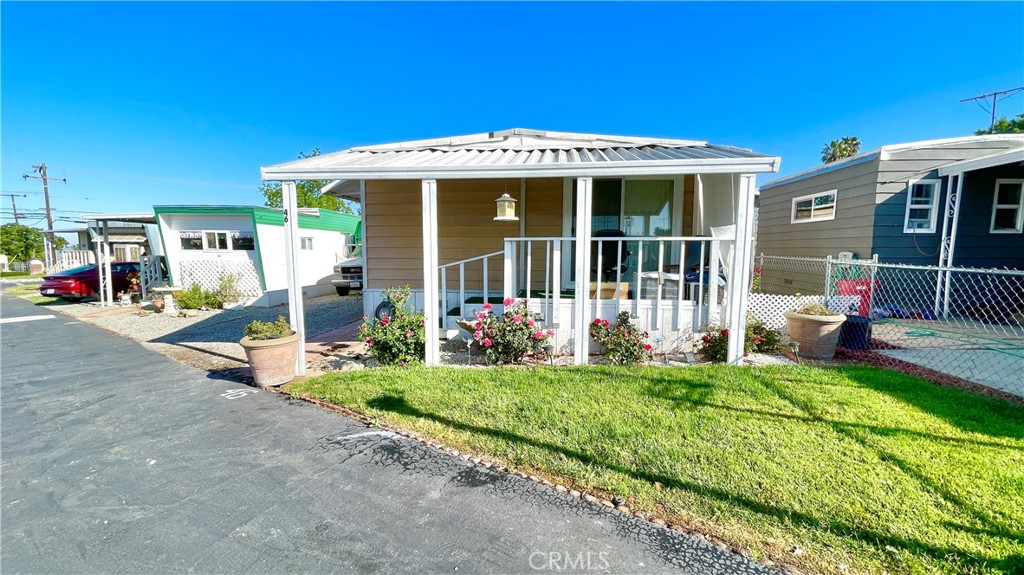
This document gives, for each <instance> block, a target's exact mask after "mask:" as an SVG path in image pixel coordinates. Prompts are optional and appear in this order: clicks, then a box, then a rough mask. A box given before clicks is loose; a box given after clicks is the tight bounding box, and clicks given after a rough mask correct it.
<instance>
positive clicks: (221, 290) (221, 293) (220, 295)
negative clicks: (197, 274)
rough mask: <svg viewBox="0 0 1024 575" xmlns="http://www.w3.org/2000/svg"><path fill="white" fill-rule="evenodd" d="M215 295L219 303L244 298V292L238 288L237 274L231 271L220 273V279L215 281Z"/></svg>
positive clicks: (237, 300)
mask: <svg viewBox="0 0 1024 575" xmlns="http://www.w3.org/2000/svg"><path fill="white" fill-rule="evenodd" d="M216 296H217V299H218V300H219V301H220V303H221V304H225V303H235V302H239V301H242V300H243V299H245V294H244V293H242V290H240V289H238V276H237V275H236V274H233V273H226V274H221V276H220V281H219V282H218V283H217V292H216ZM218 307H219V305H218Z"/></svg>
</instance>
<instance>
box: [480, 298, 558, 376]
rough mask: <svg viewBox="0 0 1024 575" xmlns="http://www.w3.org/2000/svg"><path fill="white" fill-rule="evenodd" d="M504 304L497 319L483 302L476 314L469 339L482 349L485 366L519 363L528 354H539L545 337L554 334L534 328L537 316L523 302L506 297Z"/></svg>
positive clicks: (546, 339) (537, 326) (489, 306)
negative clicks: (471, 335) (503, 308)
mask: <svg viewBox="0 0 1024 575" xmlns="http://www.w3.org/2000/svg"><path fill="white" fill-rule="evenodd" d="M504 304H505V311H504V312H503V313H502V314H501V317H500V318H499V317H498V316H496V315H494V312H493V311H492V310H491V304H490V303H485V304H484V309H483V311H480V312H477V314H476V331H475V332H473V339H474V340H475V341H477V342H479V343H480V345H481V346H483V348H484V352H485V353H486V354H487V363H491V364H495V363H519V362H521V361H523V358H524V357H526V355H527V354H529V353H533V354H534V355H536V354H538V353H540V352H541V350H543V349H544V345H545V344H546V343H547V341H548V338H550V337H551V336H552V335H554V334H555V332H553V331H551V330H550V329H549V330H544V329H541V328H540V326H539V325H537V316H536V314H534V313H533V312H532V311H530V309H529V307H527V305H526V302H517V301H516V300H515V299H512V298H509V299H506V300H505V302H504Z"/></svg>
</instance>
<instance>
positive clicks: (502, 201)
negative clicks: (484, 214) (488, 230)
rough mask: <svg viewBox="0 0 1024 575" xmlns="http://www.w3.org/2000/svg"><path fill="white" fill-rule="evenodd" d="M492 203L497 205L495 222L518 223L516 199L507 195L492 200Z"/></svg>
mask: <svg viewBox="0 0 1024 575" xmlns="http://www.w3.org/2000/svg"><path fill="white" fill-rule="evenodd" d="M494 203H496V204H498V215H496V216H494V221H496V222H518V221H519V218H517V217H516V199H515V198H513V197H512V196H510V195H508V194H507V193H505V194H501V197H500V198H498V199H496V200H494Z"/></svg>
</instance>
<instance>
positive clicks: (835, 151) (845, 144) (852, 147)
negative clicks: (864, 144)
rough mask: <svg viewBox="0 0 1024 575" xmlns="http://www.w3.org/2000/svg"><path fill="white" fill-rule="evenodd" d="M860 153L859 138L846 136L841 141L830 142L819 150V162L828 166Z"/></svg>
mask: <svg viewBox="0 0 1024 575" xmlns="http://www.w3.org/2000/svg"><path fill="white" fill-rule="evenodd" d="M859 151H860V138H858V137H857V136H846V137H845V138H843V139H841V140H832V141H831V142H829V143H828V145H827V146H825V147H824V148H822V149H821V161H822V162H824V163H826V164H828V163H829V162H835V161H836V160H842V159H843V158H849V157H850V156H852V155H854V154H856V153H857V152H859Z"/></svg>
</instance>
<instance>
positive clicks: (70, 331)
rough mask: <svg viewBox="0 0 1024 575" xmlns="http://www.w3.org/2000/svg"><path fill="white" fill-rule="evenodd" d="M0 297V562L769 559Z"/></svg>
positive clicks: (362, 565) (109, 567) (72, 565)
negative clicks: (221, 376) (0, 321)
mask: <svg viewBox="0 0 1024 575" xmlns="http://www.w3.org/2000/svg"><path fill="white" fill-rule="evenodd" d="M0 298H2V302H0V303H2V313H3V316H4V318H13V317H19V316H20V317H25V318H27V317H28V316H36V315H48V314H52V315H53V316H54V317H52V318H46V320H45V321H43V320H34V321H21V322H12V323H6V324H4V325H3V328H2V331H0V346H2V347H0V350H2V359H3V371H2V376H0V392H2V395H3V402H2V412H0V448H2V457H0V472H2V479H3V490H2V494H0V522H2V532H0V544H2V548H3V554H2V557H0V572H3V573H172V572H200V573H214V572H215V573H285V572H289V573H290V572H299V573H328V572H338V573H351V572H359V573H424V572H437V573H449V574H450V573H497V572H502V573H534V572H562V573H564V572H583V571H586V572H614V573H623V572H628V573H640V572H683V573H768V572H774V571H773V570H770V569H768V568H766V567H764V566H761V565H758V564H755V563H752V562H750V561H747V560H746V559H743V558H741V557H739V556H737V555H734V554H731V553H728V552H724V551H721V550H719V549H718V548H716V547H713V546H711V545H709V544H707V543H705V542H703V541H701V540H698V539H695V538H692V537H689V536H686V535H683V534H680V533H677V532H674V531H669V530H666V529H663V528H659V527H656V526H653V525H651V524H648V523H646V522H643V521H640V520H638V519H635V518H633V517H629V516H624V515H622V514H619V513H617V512H615V511H612V510H608V509H606V508H603V507H599V506H595V505H592V504H589V503H587V502H586V501H583V500H580V499H575V498H571V497H569V496H567V495H562V494H559V493H556V492H554V491H551V490H549V489H547V488H544V487H542V486H539V485H537V484H534V483H532V482H530V481H527V480H525V479H521V478H519V477H516V476H511V475H508V474H504V473H500V472H497V471H493V470H489V469H483V468H480V467H478V466H473V465H471V464H469V463H468V462H464V461H462V460H461V459H455V458H451V457H449V456H446V455H444V454H442V453H441V452H438V451H435V450H432V449H429V448H426V447H424V446H421V445H420V444H418V443H416V442H413V441H411V440H406V439H403V438H400V437H396V436H394V435H392V434H390V433H387V432H383V431H381V430H379V429H374V428H367V427H366V426H364V425H362V424H360V423H357V422H355V421H353V420H350V419H348V418H345V417H343V416H340V415H339V414H336V413H333V412H329V411H325V410H322V409H319V408H317V407H314V406H311V405H309V404H307V403H305V402H301V401H294V400H288V399H286V397H284V396H282V395H278V394H271V393H266V392H257V391H256V390H255V389H253V388H249V387H244V386H240V385H238V384H236V383H230V382H225V381H223V380H217V379H209V378H208V376H207V374H206V373H205V372H202V371H199V370H196V369H192V368H188V367H185V366H182V365H180V364H178V363H175V362H174V361H172V360H170V359H168V358H166V357H164V356H162V355H160V354H158V353H155V352H150V351H147V350H146V349H145V348H143V347H142V346H140V345H139V344H137V343H135V342H133V341H130V340H128V339H124V338H120V337H117V336H114V335H112V334H109V333H107V332H105V331H103V330H101V329H99V328H96V327H94V326H91V325H88V324H85V323H82V322H79V321H77V320H74V319H73V318H69V317H66V316H63V315H60V314H55V313H53V312H48V311H46V310H44V309H41V308H39V307H36V306H32V305H30V304H28V303H26V302H24V301H22V300H16V299H14V298H10V297H7V296H0Z"/></svg>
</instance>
